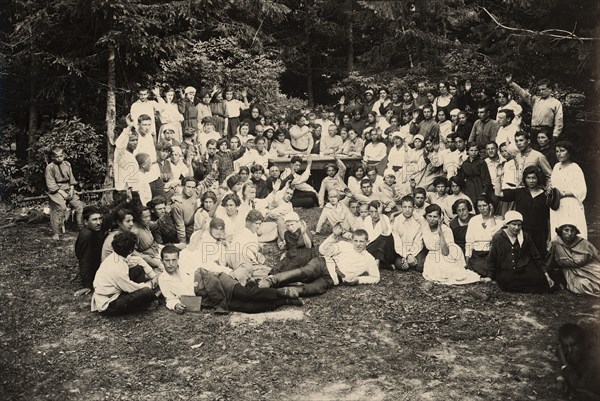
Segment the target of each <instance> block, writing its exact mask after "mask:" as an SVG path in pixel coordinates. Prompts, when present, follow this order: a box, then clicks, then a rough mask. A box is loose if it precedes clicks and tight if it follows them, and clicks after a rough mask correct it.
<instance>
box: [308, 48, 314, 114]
mask: <svg viewBox="0 0 600 401" xmlns="http://www.w3.org/2000/svg"><path fill="white" fill-rule="evenodd" d="M310 53H311V50H310V49H308V51H307V52H306V94H307V96H308V107H313V106H314V105H315V92H314V90H313V70H312V55H311V54H310Z"/></svg>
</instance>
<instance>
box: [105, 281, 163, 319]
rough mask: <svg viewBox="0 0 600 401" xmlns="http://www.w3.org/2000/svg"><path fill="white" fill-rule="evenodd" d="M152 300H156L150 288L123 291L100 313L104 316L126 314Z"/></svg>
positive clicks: (141, 307)
mask: <svg viewBox="0 0 600 401" xmlns="http://www.w3.org/2000/svg"><path fill="white" fill-rule="evenodd" d="M154 300H156V295H154V291H153V290H151V289H150V288H142V289H139V290H137V291H134V292H129V293H127V292H123V293H121V295H119V297H118V298H117V299H115V300H114V301H112V302H111V303H109V304H108V308H107V309H106V310H105V311H104V312H102V314H104V315H106V316H119V315H126V314H128V313H133V312H136V311H139V310H141V309H143V308H145V307H146V306H148V305H149V304H150V303H151V302H152V301H154Z"/></svg>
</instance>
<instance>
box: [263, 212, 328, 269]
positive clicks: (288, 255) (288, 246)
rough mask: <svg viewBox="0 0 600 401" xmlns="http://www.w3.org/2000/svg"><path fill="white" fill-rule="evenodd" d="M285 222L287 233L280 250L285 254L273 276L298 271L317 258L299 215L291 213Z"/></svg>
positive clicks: (287, 215) (286, 216)
mask: <svg viewBox="0 0 600 401" xmlns="http://www.w3.org/2000/svg"><path fill="white" fill-rule="evenodd" d="M284 220H285V227H286V231H285V233H284V235H283V241H284V243H283V246H281V247H280V248H282V249H281V250H285V253H283V255H282V259H281V262H280V263H279V266H278V267H277V268H275V269H273V270H272V273H271V274H274V273H279V272H284V271H288V270H293V269H297V268H299V267H301V266H304V265H306V264H307V263H308V262H309V261H310V260H311V259H312V258H314V257H315V256H317V252H316V248H315V247H313V242H312V238H311V235H310V232H309V231H308V229H307V228H306V223H305V222H304V221H302V220H300V216H298V213H296V212H290V213H288V214H286V215H285V216H284Z"/></svg>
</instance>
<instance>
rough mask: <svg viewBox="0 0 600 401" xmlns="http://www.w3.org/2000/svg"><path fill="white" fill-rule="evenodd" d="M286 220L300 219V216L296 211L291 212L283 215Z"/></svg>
mask: <svg viewBox="0 0 600 401" xmlns="http://www.w3.org/2000/svg"><path fill="white" fill-rule="evenodd" d="M283 220H284V221H300V216H298V213H296V212H289V213H288V214H286V215H285V216H284V217H283Z"/></svg>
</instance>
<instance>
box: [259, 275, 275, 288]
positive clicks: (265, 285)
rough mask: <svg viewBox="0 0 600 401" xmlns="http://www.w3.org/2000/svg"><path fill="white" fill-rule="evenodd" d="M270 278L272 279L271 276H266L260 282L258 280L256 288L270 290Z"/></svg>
mask: <svg viewBox="0 0 600 401" xmlns="http://www.w3.org/2000/svg"><path fill="white" fill-rule="evenodd" d="M271 277H273V276H267V277H265V278H263V279H262V280H260V281H259V282H258V288H271V287H272V286H273V283H272V281H271Z"/></svg>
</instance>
